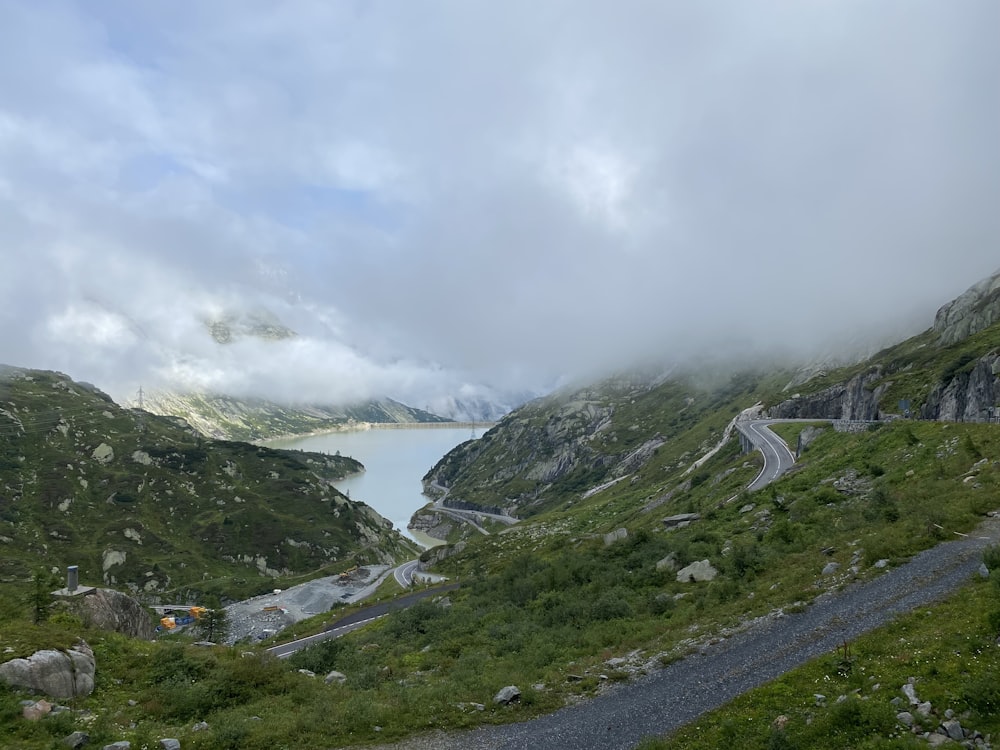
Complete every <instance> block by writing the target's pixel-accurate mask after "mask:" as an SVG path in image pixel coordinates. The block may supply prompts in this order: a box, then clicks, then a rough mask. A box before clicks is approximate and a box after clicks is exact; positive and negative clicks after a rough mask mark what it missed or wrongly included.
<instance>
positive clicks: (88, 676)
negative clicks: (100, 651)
mask: <svg viewBox="0 0 1000 750" xmlns="http://www.w3.org/2000/svg"><path fill="white" fill-rule="evenodd" d="M94 671H95V664H94V652H93V651H91V650H90V647H89V646H88V645H87V644H86V643H84V642H83V641H80V642H79V643H78V644H77V645H76V646H74V647H73V648H71V649H69V650H68V651H56V650H55V649H45V650H43V651H36V652H35V653H34V654H32V655H31V656H29V657H28V658H27V659H11V660H10V661H8V662H6V663H4V664H0V681H3V682H5V683H7V684H8V685H10V686H11V687H18V688H25V689H27V690H34V691H36V692H39V693H45V694H46V695H49V696H51V697H53V698H60V699H66V698H80V697H83V696H86V695H90V694H91V693H92V692H93V690H94Z"/></svg>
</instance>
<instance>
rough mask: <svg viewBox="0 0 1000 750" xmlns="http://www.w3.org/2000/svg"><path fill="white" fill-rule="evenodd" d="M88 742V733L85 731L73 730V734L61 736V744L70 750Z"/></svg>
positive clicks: (77, 749) (76, 749)
mask: <svg viewBox="0 0 1000 750" xmlns="http://www.w3.org/2000/svg"><path fill="white" fill-rule="evenodd" d="M88 742H90V735H89V734H87V733H86V732H73V734H71V735H69V736H67V737H63V738H62V744H64V745H65V746H66V747H68V748H70V750H80V748H82V747H83V746H84V745H86V744H87V743H88Z"/></svg>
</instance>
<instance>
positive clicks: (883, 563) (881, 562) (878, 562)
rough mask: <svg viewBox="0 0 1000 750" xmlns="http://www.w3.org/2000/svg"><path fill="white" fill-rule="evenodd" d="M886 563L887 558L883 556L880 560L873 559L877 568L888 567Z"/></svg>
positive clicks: (887, 562)
mask: <svg viewBox="0 0 1000 750" xmlns="http://www.w3.org/2000/svg"><path fill="white" fill-rule="evenodd" d="M888 565H889V561H888V560H886V559H885V558H883V559H881V560H876V561H875V567H876V568H879V569H882V568H885V567H888Z"/></svg>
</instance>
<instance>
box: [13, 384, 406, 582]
mask: <svg viewBox="0 0 1000 750" xmlns="http://www.w3.org/2000/svg"><path fill="white" fill-rule="evenodd" d="M361 470H363V467H362V466H361V464H359V463H358V462H357V461H354V460H353V459H349V458H346V457H340V456H326V455H322V454H311V453H302V452H288V451H279V450H271V449H268V448H262V447H258V446H254V445H250V444H247V443H239V442H223V441H215V440H209V439H206V438H204V437H203V436H201V435H200V434H198V433H197V432H195V431H194V430H192V429H191V428H190V427H189V426H188V425H187V424H186V423H185V422H183V421H181V420H178V419H176V418H173V417H164V416H157V415H154V414H150V413H147V412H143V411H139V410H135V409H123V408H121V407H119V406H118V405H117V404H115V403H114V402H113V401H112V400H111V399H110V397H108V396H107V395H105V394H104V393H102V392H101V391H99V390H97V389H96V388H95V387H93V386H91V385H88V384H85V383H77V382H74V381H73V380H71V379H70V378H69V377H67V376H66V375H63V374H60V373H55V372H44V371H36V370H25V369H19V368H14V367H3V368H2V370H0V578H2V579H3V580H5V581H11V580H23V579H24V578H25V577H27V576H30V575H31V571H33V570H35V569H36V568H37V566H38V565H40V564H44V565H45V566H46V567H57V568H61V567H65V566H66V565H70V564H76V565H79V568H80V574H81V582H83V583H97V582H101V583H104V584H105V585H109V586H117V587H119V588H123V589H127V590H129V591H132V592H141V593H143V594H144V595H146V596H147V597H150V598H159V597H164V596H177V595H179V592H203V593H204V592H215V593H217V594H218V595H220V596H221V597H224V598H234V599H235V598H239V597H240V596H241V595H246V594H248V593H257V592H259V591H261V590H269V589H270V588H272V587H273V586H274V584H275V581H276V580H279V579H281V578H283V577H287V576H302V575H307V574H310V573H314V572H315V571H318V570H320V569H323V568H331V569H339V568H345V567H350V566H351V565H353V564H357V563H358V562H359V561H365V562H372V563H375V562H390V561H393V560H397V559H401V558H403V557H405V556H407V555H410V554H412V552H413V549H414V548H413V546H412V545H411V544H410V543H409V542H408V541H407V540H405V539H404V538H403V537H401V536H400V535H399V534H398V533H397V532H396V531H394V530H393V529H392V524H391V523H390V522H389V521H388V520H386V519H385V518H383V517H381V516H380V515H378V514H377V513H376V512H375V511H374V510H372V509H371V508H369V507H368V506H366V505H364V504H363V503H359V502H355V501H352V500H350V499H348V498H346V497H344V496H343V495H342V494H341V493H340V492H339V491H338V490H337V489H336V488H335V487H334V486H333V482H334V481H336V480H337V479H340V478H343V477H344V476H346V475H348V474H351V473H354V472H357V471H361Z"/></svg>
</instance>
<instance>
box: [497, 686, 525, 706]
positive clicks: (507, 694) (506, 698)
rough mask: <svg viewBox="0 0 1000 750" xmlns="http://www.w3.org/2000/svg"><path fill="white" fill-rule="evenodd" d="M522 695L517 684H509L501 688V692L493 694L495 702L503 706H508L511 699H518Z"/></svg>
mask: <svg viewBox="0 0 1000 750" xmlns="http://www.w3.org/2000/svg"><path fill="white" fill-rule="evenodd" d="M520 697H521V690H520V688H518V687H517V686H516V685H508V686H507V687H505V688H501V689H500V692H498V693H497V694H496V695H494V696H493V702H494V703H499V704H500V705H501V706H506V705H507V704H509V703H510V702H511V701H516V700H517V699H518V698H520Z"/></svg>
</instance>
